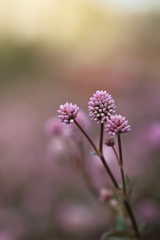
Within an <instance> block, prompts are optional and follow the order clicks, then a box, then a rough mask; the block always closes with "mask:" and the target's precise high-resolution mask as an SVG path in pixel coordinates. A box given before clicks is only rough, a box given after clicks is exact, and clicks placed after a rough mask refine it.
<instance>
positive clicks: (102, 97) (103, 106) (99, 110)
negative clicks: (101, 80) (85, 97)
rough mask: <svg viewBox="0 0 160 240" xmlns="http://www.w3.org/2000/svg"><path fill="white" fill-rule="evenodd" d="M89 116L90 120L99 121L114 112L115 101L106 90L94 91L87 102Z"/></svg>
mask: <svg viewBox="0 0 160 240" xmlns="http://www.w3.org/2000/svg"><path fill="white" fill-rule="evenodd" d="M88 110H89V116H90V117H91V120H94V121H96V122H97V124H99V123H104V122H106V121H107V120H108V119H109V118H110V117H111V116H112V115H114V114H115V110H116V106H115V102H114V100H113V98H112V96H111V95H110V94H108V93H107V92H106V91H96V93H94V94H93V97H91V98H90V101H89V102H88Z"/></svg>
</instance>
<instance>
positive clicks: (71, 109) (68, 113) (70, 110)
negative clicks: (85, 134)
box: [57, 102, 79, 124]
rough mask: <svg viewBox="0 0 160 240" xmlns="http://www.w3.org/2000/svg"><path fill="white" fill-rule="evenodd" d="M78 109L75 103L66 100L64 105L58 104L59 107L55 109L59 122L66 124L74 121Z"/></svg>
mask: <svg viewBox="0 0 160 240" xmlns="http://www.w3.org/2000/svg"><path fill="white" fill-rule="evenodd" d="M78 111H79V107H77V105H76V104H75V105H73V104H72V103H68V102H66V103H65V104H64V105H60V109H59V110H57V112H58V113H59V116H58V118H59V119H60V121H61V122H65V123H66V124H70V123H73V122H74V119H75V118H76V117H77V114H78Z"/></svg>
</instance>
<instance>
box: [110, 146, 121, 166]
mask: <svg viewBox="0 0 160 240" xmlns="http://www.w3.org/2000/svg"><path fill="white" fill-rule="evenodd" d="M112 149H113V152H114V154H115V156H116V159H117V161H118V164H119V165H120V160H119V157H118V154H117V152H116V149H115V147H114V146H112Z"/></svg>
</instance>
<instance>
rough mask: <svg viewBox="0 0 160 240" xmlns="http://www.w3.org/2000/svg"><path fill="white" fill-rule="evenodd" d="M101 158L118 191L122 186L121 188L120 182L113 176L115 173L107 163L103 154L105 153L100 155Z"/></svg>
mask: <svg viewBox="0 0 160 240" xmlns="http://www.w3.org/2000/svg"><path fill="white" fill-rule="evenodd" d="M100 159H101V161H102V163H103V165H104V167H105V169H106V171H107V173H108V175H109V176H110V178H111V180H112V182H113V184H114V186H115V188H116V189H117V190H118V191H120V188H119V186H118V183H117V181H116V179H115V178H114V176H113V174H112V172H111V170H110V168H109V166H108V164H107V162H106V160H105V158H104V156H103V155H102V156H100Z"/></svg>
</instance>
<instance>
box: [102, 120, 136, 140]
mask: <svg viewBox="0 0 160 240" xmlns="http://www.w3.org/2000/svg"><path fill="white" fill-rule="evenodd" d="M105 131H106V132H108V134H109V135H111V136H115V135H116V134H120V133H125V132H129V131H131V128H130V125H128V121H126V119H125V117H122V116H121V115H114V116H111V118H110V119H109V120H108V121H107V124H106V125H105Z"/></svg>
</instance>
